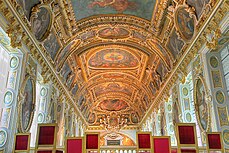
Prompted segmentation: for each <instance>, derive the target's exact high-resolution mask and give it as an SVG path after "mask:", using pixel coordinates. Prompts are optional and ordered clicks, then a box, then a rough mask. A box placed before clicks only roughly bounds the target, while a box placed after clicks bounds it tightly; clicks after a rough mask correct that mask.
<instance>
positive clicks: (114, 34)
mask: <svg viewBox="0 0 229 153" xmlns="http://www.w3.org/2000/svg"><path fill="white" fill-rule="evenodd" d="M98 34H99V37H101V38H104V39H115V38H118V39H120V38H127V37H129V34H130V32H129V31H128V30H126V29H124V28H120V27H107V28H104V29H101V30H100V31H98Z"/></svg>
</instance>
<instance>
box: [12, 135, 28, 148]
mask: <svg viewBox="0 0 229 153" xmlns="http://www.w3.org/2000/svg"><path fill="white" fill-rule="evenodd" d="M28 141H29V136H28V135H17V136H16V144H15V150H27V147H28Z"/></svg>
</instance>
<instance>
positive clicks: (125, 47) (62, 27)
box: [14, 0, 215, 126]
mask: <svg viewBox="0 0 229 153" xmlns="http://www.w3.org/2000/svg"><path fill="white" fill-rule="evenodd" d="M14 5H15V7H16V8H18V12H19V14H20V15H21V17H22V20H23V21H24V22H25V23H26V24H27V26H28V27H30V30H31V33H33V34H34V38H35V39H36V40H37V44H39V45H40V46H41V48H42V49H43V50H44V51H45V54H46V55H47V56H46V58H47V59H49V61H50V62H51V64H52V67H54V68H55V71H56V72H55V73H56V74H58V75H59V76H60V77H61V79H62V82H63V83H64V84H65V86H66V87H67V88H68V90H69V93H70V94H71V95H72V97H73V98H74V100H75V104H76V105H77V106H78V108H79V110H80V111H81V113H82V114H83V116H84V117H85V119H86V120H87V122H88V124H89V125H91V126H99V125H100V124H101V123H102V121H104V120H105V119H109V118H111V116H115V117H116V118H119V119H123V120H125V122H126V124H128V125H138V123H139V122H140V121H141V120H142V118H143V117H144V115H145V113H146V111H147V110H148V108H149V107H150V106H152V105H154V98H155V96H156V95H157V93H159V92H160V89H161V87H162V86H163V84H164V82H165V81H166V78H167V76H168V74H169V73H170V72H171V70H172V69H173V68H174V66H175V65H176V63H177V61H179V58H180V57H181V56H182V54H183V52H184V51H185V49H186V48H187V46H188V45H189V43H190V42H191V41H192V40H193V38H194V37H195V35H196V33H197V31H198V30H199V28H200V26H201V25H202V19H204V18H206V15H207V14H208V13H209V12H210V9H207V8H211V7H213V6H214V5H215V3H214V2H213V1H208V0H199V1H198V2H197V1H194V0H181V1H175V0H174V1H172V0H67V1H66V0H55V1H51V0H42V1H39V0H17V3H15V4H14ZM44 73H45V72H44ZM118 122H119V121H118ZM117 124H118V123H117Z"/></svg>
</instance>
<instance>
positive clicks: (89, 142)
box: [86, 134, 99, 149]
mask: <svg viewBox="0 0 229 153" xmlns="http://www.w3.org/2000/svg"><path fill="white" fill-rule="evenodd" d="M98 142H99V135H98V134H87V136H86V149H99V146H98Z"/></svg>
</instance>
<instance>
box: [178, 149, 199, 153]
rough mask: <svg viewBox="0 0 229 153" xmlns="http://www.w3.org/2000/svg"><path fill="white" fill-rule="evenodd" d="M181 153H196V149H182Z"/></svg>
mask: <svg viewBox="0 0 229 153" xmlns="http://www.w3.org/2000/svg"><path fill="white" fill-rule="evenodd" d="M181 153H196V150H195V149H181Z"/></svg>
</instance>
